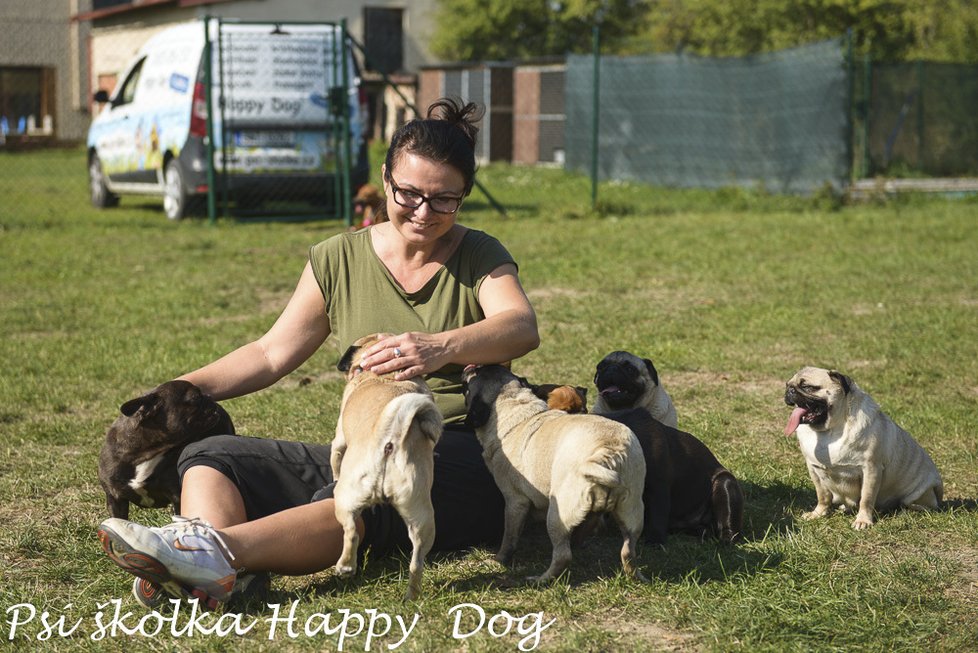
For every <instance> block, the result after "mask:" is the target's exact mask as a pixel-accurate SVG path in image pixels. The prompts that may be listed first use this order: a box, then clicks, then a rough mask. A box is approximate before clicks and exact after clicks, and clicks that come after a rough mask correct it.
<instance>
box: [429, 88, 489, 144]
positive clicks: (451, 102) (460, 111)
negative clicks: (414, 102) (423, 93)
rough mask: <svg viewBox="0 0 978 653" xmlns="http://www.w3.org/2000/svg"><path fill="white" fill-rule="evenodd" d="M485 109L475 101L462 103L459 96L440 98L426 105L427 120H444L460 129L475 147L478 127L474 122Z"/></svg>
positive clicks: (478, 119) (480, 116)
mask: <svg viewBox="0 0 978 653" xmlns="http://www.w3.org/2000/svg"><path fill="white" fill-rule="evenodd" d="M483 115H485V110H484V109H483V108H482V107H480V106H479V105H478V104H476V103H475V102H468V103H463V102H462V100H461V99H460V98H442V99H440V100H438V101H437V102H434V103H433V104H432V105H431V106H429V107H428V116H427V117H428V119H429V120H444V121H445V122H448V123H451V124H453V125H455V126H456V127H458V128H459V129H461V130H462V132H463V133H464V134H465V136H466V138H468V139H469V141H470V142H471V143H472V147H475V139H476V135H477V134H478V133H479V128H478V127H476V126H475V125H476V123H477V122H479V121H481V120H482V117H483Z"/></svg>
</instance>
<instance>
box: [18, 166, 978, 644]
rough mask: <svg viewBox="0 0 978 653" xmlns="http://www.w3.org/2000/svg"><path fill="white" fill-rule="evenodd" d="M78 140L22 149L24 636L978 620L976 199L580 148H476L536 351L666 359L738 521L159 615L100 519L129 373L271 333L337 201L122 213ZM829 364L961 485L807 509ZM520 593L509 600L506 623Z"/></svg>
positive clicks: (399, 635)
mask: <svg viewBox="0 0 978 653" xmlns="http://www.w3.org/2000/svg"><path fill="white" fill-rule="evenodd" d="M84 170H85V167H84V163H83V161H82V155H81V154H80V153H79V152H76V151H60V152H45V153H34V154H30V155H17V156H11V155H4V154H0V197H3V198H5V199H4V203H3V206H2V207H0V306H2V309H0V330H2V333H3V338H2V341H0V342H2V344H0V363H2V372H0V448H2V454H3V455H2V456H0V522H2V524H3V527H2V529H0V642H5V643H11V644H12V646H13V650H36V649H38V648H41V649H43V650H57V651H61V650H64V651H67V650H72V651H74V650H78V651H105V650H109V651H131V650H134V649H135V650H159V651H169V650H186V651H190V650H193V651H221V650H229V649H232V648H233V649H235V650H238V649H241V650H256V651H257V650H295V651H319V650H331V649H335V648H338V647H340V646H341V645H342V649H343V650H345V651H357V650H372V651H377V650H401V651H439V650H468V651H518V650H541V651H577V652H579V651H595V652H598V651H647V650H722V651H728V650H744V651H810V650H817V651H836V650H838V651H892V650H906V651H919V650H930V651H966V650H976V649H978V508H976V501H975V499H976V496H978V444H976V438H975V434H976V430H978V418H976V414H978V411H976V407H978V255H976V251H978V219H976V215H978V202H976V201H975V200H974V199H973V198H971V199H968V198H963V199H957V200H940V199H924V198H904V199H901V200H899V201H895V202H890V203H889V204H886V205H883V204H868V205H860V206H840V205H838V204H837V203H835V202H833V201H832V200H831V199H830V198H815V199H797V198H794V199H793V198H774V197H767V196H765V195H763V194H761V193H754V192H749V191H742V190H728V191H719V192H715V193H707V192H699V191H662V190H657V189H650V188H646V187H642V186H639V185H631V184H606V185H602V187H601V191H600V202H599V206H598V208H597V210H596V211H592V210H591V208H590V202H589V186H588V182H587V180H586V179H583V178H581V177H576V176H569V175H567V174H566V173H564V172H562V171H560V170H554V169H531V168H521V167H513V166H505V165H492V166H487V167H486V168H484V169H483V170H482V171H481V172H480V179H481V180H482V181H483V183H484V184H485V185H486V187H487V188H488V189H489V190H490V191H491V192H492V193H493V195H494V196H495V197H496V198H497V199H498V200H499V201H500V202H502V203H503V204H504V205H505V206H506V207H507V209H508V213H509V215H508V217H506V218H502V217H499V216H497V215H495V214H494V212H493V211H492V210H491V209H490V208H489V205H488V203H487V202H486V201H485V198H484V197H483V196H481V195H480V193H479V192H478V191H476V192H475V193H474V194H473V196H472V197H471V198H470V200H469V202H467V204H466V206H465V207H464V209H463V215H462V221H463V222H464V223H466V224H468V225H469V226H472V227H474V228H477V229H482V230H485V231H488V232H490V233H492V234H493V235H495V236H497V237H498V238H500V239H501V240H502V241H503V242H504V243H505V244H506V245H507V246H508V248H509V249H510V251H511V252H512V253H513V255H514V256H515V257H516V259H517V260H518V261H519V262H520V265H521V277H522V280H523V283H524V286H525V287H526V290H527V292H528V294H529V296H530V298H531V299H532V301H533V302H534V305H535V307H536V309H537V311H538V315H539V322H540V329H541V335H542V344H541V346H540V348H539V349H538V350H537V351H535V352H533V353H531V354H530V355H528V356H526V357H525V358H524V359H523V360H519V361H517V362H516V363H515V368H516V370H517V371H518V372H519V373H521V374H523V375H525V376H527V377H528V378H530V379H531V380H533V381H536V382H566V383H574V384H578V385H585V386H590V384H591V378H592V376H593V373H594V366H595V364H596V363H597V362H598V361H599V360H600V359H601V358H602V357H603V356H604V355H605V354H607V353H608V352H610V351H613V350H616V349H626V350H630V351H633V352H635V353H637V354H639V355H641V356H646V357H650V358H652V359H653V360H654V361H655V362H656V365H657V367H658V369H659V372H660V374H661V377H662V382H663V384H664V385H665V387H666V388H667V389H668V390H669V392H670V393H671V395H672V397H673V400H674V402H675V404H676V407H677V411H678V414H679V422H680V427H681V428H684V429H685V430H688V431H690V432H692V433H694V434H696V435H697V436H699V437H700V438H701V439H702V440H704V441H705V442H706V443H707V444H708V445H709V446H710V447H711V449H712V450H713V451H714V452H715V453H716V454H717V456H718V458H719V459H720V460H721V461H722V462H723V463H724V464H725V465H726V466H727V467H729V468H730V469H731V470H732V471H733V472H734V474H735V475H736V476H737V477H738V478H739V479H740V481H741V482H742V484H743V487H744V490H745V494H746V499H747V505H746V528H745V530H746V533H745V535H746V538H745V541H744V542H742V543H740V544H739V545H736V546H731V547H719V546H717V545H716V544H714V543H713V542H710V541H706V542H701V541H699V540H697V539H694V538H690V537H685V536H675V537H672V538H671V539H670V541H669V543H668V544H667V546H666V547H665V548H664V549H654V548H651V547H647V546H646V547H643V548H642V549H641V557H640V561H641V566H642V568H643V570H644V572H645V574H646V575H647V576H648V577H649V578H650V580H651V582H650V583H649V584H648V585H639V584H636V583H634V582H630V581H628V580H626V579H625V578H623V577H622V576H621V574H620V573H619V565H618V562H617V550H618V548H620V540H619V539H618V538H616V537H614V536H612V535H610V534H608V535H603V536H598V537H596V538H594V539H592V540H591V541H589V542H587V543H585V545H584V546H582V547H581V548H580V549H579V550H578V551H577V553H576V558H575V563H574V565H573V567H572V569H571V572H570V574H569V576H565V577H564V578H563V579H562V580H561V581H560V582H558V583H557V584H555V585H553V586H552V587H547V588H543V589H536V588H531V587H524V586H519V585H517V586H515V587H511V586H510V583H506V582H500V581H501V579H502V570H501V569H500V568H499V567H498V566H497V565H495V564H494V563H493V562H492V560H491V558H492V553H493V552H492V551H487V550H476V551H473V552H471V553H468V554H466V555H461V556H458V557H451V558H436V559H434V560H433V561H432V562H431V564H430V565H429V566H428V567H427V569H426V574H425V590H426V594H425V596H424V598H423V599H422V600H421V601H419V602H417V603H412V604H403V603H401V601H400V596H401V593H402V592H403V588H404V581H405V571H406V560H405V559H404V558H395V559H390V560H368V562H367V565H366V567H365V569H364V570H363V573H362V574H361V575H360V576H358V577H357V578H356V579H355V580H352V581H346V582H343V581H340V580H338V579H336V578H334V577H333V575H332V573H331V572H330V571H325V572H322V573H320V574H316V575H313V576H307V577H297V578H277V579H275V581H274V582H273V586H272V589H273V592H272V596H271V597H270V598H269V600H268V603H271V604H278V605H279V608H273V607H269V606H267V605H265V604H258V605H254V604H253V605H246V606H243V607H241V608H235V609H234V610H229V611H228V612H226V613H225V614H224V615H223V617H220V619H219V618H218V616H217V615H210V616H208V617H207V618H206V619H202V620H200V621H198V622H195V623H197V625H198V626H201V627H202V628H211V629H212V630H213V632H210V633H209V634H206V633H205V632H203V631H202V630H188V629H187V624H188V622H189V614H188V613H189V607H188V606H183V611H182V612H180V613H179V614H178V615H177V617H173V614H172V611H164V613H163V615H162V616H164V617H167V618H171V617H172V623H171V621H163V620H161V619H159V618H156V617H153V618H149V619H147V620H144V621H143V622H142V631H141V632H136V633H135V634H132V635H126V634H125V632H124V630H123V627H128V628H130V629H131V628H135V627H137V626H138V625H139V624H140V621H139V620H140V618H142V617H144V616H145V615H144V613H143V612H141V611H140V609H139V608H138V606H137V605H136V604H135V602H134V601H133V600H132V599H131V597H130V596H129V585H130V579H129V577H128V576H127V575H126V574H125V573H124V572H122V571H121V570H119V569H117V568H116V567H115V566H114V565H112V564H111V563H110V562H109V561H108V560H107V559H106V558H105V556H104V555H103V554H102V552H101V549H100V547H99V544H98V541H97V539H96V537H95V526H96V525H97V524H98V522H99V521H101V520H102V519H103V518H104V517H105V516H106V514H105V507H104V498H103V495H102V493H101V491H100V488H99V486H98V483H97V480H96V458H97V452H98V449H99V447H100V445H101V440H102V437H103V435H104V433H105V429H106V427H107V426H108V425H109V424H110V423H111V422H112V420H113V419H114V418H115V415H116V414H117V411H118V406H119V405H120V404H121V403H122V402H123V401H125V400H126V399H129V398H131V397H134V396H136V395H138V394H141V393H143V392H144V391H146V390H148V389H150V388H152V387H153V386H155V385H156V384H157V383H159V382H161V381H164V380H166V379H169V378H172V377H174V376H176V375H177V374H179V373H181V372H184V371H187V370H189V369H192V368H194V367H197V366H199V365H201V364H203V363H205V362H208V361H210V360H212V359H213V358H215V357H217V356H218V355H220V354H223V353H225V352H227V351H229V350H231V349H232V348H234V347H236V346H238V345H240V344H242V343H244V342H246V341H247V340H248V339H250V338H253V337H256V336H258V335H259V334H261V333H262V332H263V330H264V329H266V328H267V327H268V326H269V325H270V324H271V323H272V321H273V320H274V319H275V318H276V316H277V314H278V311H279V310H280V309H281V307H282V306H283V305H284V303H285V301H286V300H287V299H288V297H289V295H290V293H291V290H292V288H293V286H294V284H295V281H296V280H297V278H298V274H299V272H300V270H301V268H302V266H303V264H304V260H305V257H306V254H307V248H308V247H309V246H310V245H311V244H313V243H315V242H318V241H319V240H321V239H323V238H326V237H328V236H330V235H332V234H335V233H337V232H338V231H340V230H341V229H342V227H341V225H340V224H339V223H338V222H336V221H326V220H324V221H307V222H301V223H282V222H279V223H269V222H257V221H254V222H237V223H236V222H233V221H230V220H224V221H219V222H218V223H217V224H216V225H215V226H209V225H208V224H206V222H205V221H202V220H189V221H184V222H181V223H169V222H167V220H166V219H165V218H164V216H163V214H162V211H161V209H160V207H159V205H158V203H152V202H148V201H147V202H144V201H141V200H138V199H128V198H126V199H123V201H122V205H121V206H120V207H119V208H117V209H114V210H111V211H105V212H99V211H96V210H94V209H92V208H90V207H89V205H88V202H87V190H86V179H85V172H84ZM337 357H338V352H337V351H336V350H335V348H333V347H331V346H329V344H327V346H326V347H324V348H323V349H322V350H321V351H320V352H319V353H317V354H316V355H315V356H314V357H313V358H312V359H311V360H309V361H308V362H307V363H306V364H305V365H304V366H303V367H302V368H300V369H299V370H298V371H297V372H295V373H294V374H292V375H291V376H289V377H287V378H286V379H284V380H283V381H282V382H281V383H279V384H278V385H277V386H275V387H273V388H270V389H268V390H266V391H263V392H261V393H257V394H255V395H251V396H248V397H243V398H239V399H235V400H232V401H228V402H225V407H226V408H227V409H228V410H229V411H230V413H231V414H232V416H233V417H234V421H235V424H236V425H237V427H238V430H239V432H242V433H247V434H250V435H261V436H269V437H279V438H293V439H303V440H308V441H313V442H326V441H328V440H329V439H330V438H331V437H332V432H333V428H334V425H335V419H336V414H337V407H338V403H339V397H340V392H341V389H342V386H343V381H342V378H341V376H340V375H339V373H338V372H336V371H335V369H334V365H335V362H336V360H337ZM806 364H814V365H819V366H823V367H834V368H836V369H839V370H840V371H843V372H845V373H847V374H849V375H851V376H852V377H853V378H854V379H855V380H856V381H857V382H858V383H859V384H860V386H861V387H862V388H863V389H865V390H866V391H868V392H869V393H870V394H872V395H873V396H874V397H875V399H876V400H877V401H878V402H879V403H880V404H881V406H882V407H883V409H884V410H885V411H887V412H888V413H889V414H890V415H891V416H892V417H893V418H894V419H895V420H896V421H897V422H898V423H899V424H901V425H902V426H904V427H905V428H906V429H907V430H908V431H909V432H910V433H912V434H913V435H914V436H915V437H916V438H917V440H918V441H919V442H920V443H921V444H922V445H923V446H924V447H925V448H926V449H927V450H928V451H929V453H930V454H931V456H932V457H933V459H934V461H935V462H936V463H937V466H938V468H939V469H940V470H941V472H942V474H943V477H944V481H945V484H946V499H948V501H947V506H946V508H945V509H944V510H942V511H940V512H937V513H932V514H920V513H906V512H900V513H896V514H893V515H887V516H884V517H883V518H881V519H880V520H879V522H878V523H877V525H876V526H875V527H874V528H872V529H870V530H868V531H863V532H856V531H854V530H852V529H851V528H850V526H849V524H850V522H851V517H848V516H833V517H831V518H829V519H825V520H821V521H818V522H814V523H813V522H807V521H801V520H800V515H801V513H802V512H803V511H805V510H809V509H811V507H812V506H813V505H814V502H815V493H814V490H813V488H812V485H811V482H810V481H809V479H808V477H807V474H806V472H805V467H804V463H803V461H802V457H801V454H800V453H799V451H798V449H797V446H796V444H795V442H794V440H793V439H789V438H786V437H784V435H782V429H783V427H784V424H785V422H786V420H787V418H788V414H789V412H790V411H789V410H788V408H787V407H786V406H785V405H784V403H783V401H782V395H783V391H784V382H785V380H787V379H788V378H789V377H790V376H791V375H792V374H793V373H794V372H795V371H796V370H797V369H798V368H800V367H801V366H803V365H806ZM592 398H593V390H592ZM478 509H479V507H478V506H473V510H478ZM133 519H135V520H137V521H141V522H147V523H163V522H165V521H167V519H168V516H167V514H166V513H165V512H164V511H159V510H157V511H154V510H138V509H137V510H136V511H135V513H134V516H133ZM549 554H550V546H549V542H548V541H547V539H546V537H545V535H544V534H543V532H542V530H541V529H539V528H538V527H534V528H531V529H530V530H529V532H528V533H527V534H526V536H525V538H524V540H523V544H522V546H521V548H520V551H519V552H518V560H517V565H516V569H515V575H516V576H518V577H522V576H524V575H528V574H530V573H539V572H540V571H541V570H542V569H543V568H544V566H545V565H546V563H547V561H548V560H549ZM467 604H471V605H467ZM456 606H464V607H458V608H456ZM473 606H479V609H481V610H483V611H484V613H485V621H486V623H485V624H484V625H483V627H482V628H481V629H480V630H478V631H477V632H475V633H474V634H473V635H472V636H470V637H467V638H464V639H463V638H462V637H461V636H462V635H464V634H467V633H468V632H470V631H473V630H475V628H476V626H478V624H479V619H478V616H479V609H477V608H476V607H473ZM292 608H294V613H293V614H294V617H295V622H294V623H293V624H292V632H289V630H288V625H289V624H287V623H286V622H285V616H286V615H287V614H288V612H289V610H290V609H292ZM453 608H454V609H455V610H454V611H453ZM117 610H118V613H117ZM504 611H505V612H506V613H508V614H509V615H511V616H512V617H513V618H512V620H506V619H505V618H503V617H496V618H495V619H493V620H492V621H491V622H490V618H492V617H493V615H499V614H502V613H503V612H504ZM44 612H47V614H46V615H44V614H42V613H44ZM126 613H131V614H130V615H129V616H128V617H126V616H125V615H126ZM382 614H383V615H390V617H391V618H394V617H396V616H400V617H402V618H403V619H404V620H406V622H407V623H408V624H409V625H410V624H411V623H412V620H413V619H414V618H415V616H416V615H417V621H416V626H415V627H414V628H413V630H411V632H410V635H408V636H406V637H405V636H404V635H403V632H402V631H401V626H400V624H399V622H397V621H396V620H395V621H393V622H391V624H392V625H391V626H390V631H389V632H388V633H387V634H386V635H381V636H378V637H376V638H374V639H372V640H370V639H368V637H367V626H364V630H362V631H361V632H359V633H358V634H354V631H356V627H357V625H358V623H359V622H357V618H358V617H359V618H363V619H365V620H366V621H367V622H369V621H370V618H371V616H373V617H374V623H373V626H374V627H375V630H374V632H379V631H380V630H383V626H384V624H385V623H387V622H384V621H383V619H382V617H380V615H382ZM326 615H329V618H330V621H329V622H328V623H327V622H326ZM456 616H459V617H462V619H461V624H460V626H459V630H458V632H455V629H454V628H453V627H454V625H455V617H456ZM30 617H32V618H30ZM116 617H118V618H116ZM276 617H277V618H278V619H277V620H276ZM344 618H346V621H343V619H344ZM120 623H121V625H120ZM249 624H250V625H251V629H250V630H249V632H247V633H246V634H243V635H238V634H235V633H234V631H233V628H234V627H235V626H237V627H239V628H240V629H245V628H246V627H247V626H248V625H249ZM548 624H549V625H548ZM361 625H362V624H361ZM157 628H158V629H160V631H161V632H159V633H156V634H153V632H154V630H155V629H157ZM304 628H308V629H309V630H308V631H306V630H304ZM337 628H340V629H342V628H346V631H345V633H346V634H347V635H349V636H343V638H342V639H341V633H340V632H333V633H332V634H329V632H328V631H330V630H335V629H337ZM181 629H183V630H181ZM378 629H379V630H378ZM504 631H508V632H505V634H502V633H503V632H504ZM68 633H70V635H69V634H68ZM496 635H499V636H498V637H497V636H496ZM537 637H539V639H537Z"/></svg>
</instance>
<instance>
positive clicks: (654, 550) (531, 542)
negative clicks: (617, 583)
mask: <svg viewBox="0 0 978 653" xmlns="http://www.w3.org/2000/svg"><path fill="white" fill-rule="evenodd" d="M740 483H741V486H742V488H743V490H744V500H745V507H744V529H743V531H744V532H743V537H742V538H741V540H739V541H738V542H736V543H734V544H723V543H720V542H718V541H717V540H715V539H713V538H712V537H709V536H706V537H699V536H694V535H686V534H681V533H673V534H670V536H669V539H668V541H667V542H666V544H665V546H657V545H652V544H648V543H645V542H642V543H641V544H640V546H639V567H640V569H641V570H642V572H643V573H644V574H645V575H646V576H647V577H650V578H653V579H656V580H660V581H665V582H670V583H680V582H689V581H692V582H695V583H697V584H706V583H710V582H722V581H729V580H730V578H731V577H735V576H744V575H746V576H752V575H754V574H758V573H761V572H763V571H765V570H769V569H772V568H776V567H777V566H779V565H780V564H781V563H782V561H783V556H782V555H781V554H780V553H777V552H770V551H767V552H765V551H762V550H759V549H758V547H755V546H752V545H754V544H758V543H763V542H764V541H766V540H769V539H780V538H782V537H784V536H785V535H787V534H789V533H790V532H792V531H794V530H795V521H796V520H795V518H794V517H793V516H792V512H796V511H794V510H793V507H794V506H796V505H801V506H808V505H815V492H814V490H813V489H807V488H806V489H805V490H801V491H800V490H799V488H798V487H797V486H793V485H789V484H786V483H783V482H780V481H776V482H773V483H770V484H768V485H759V484H757V483H752V482H749V481H740ZM945 505H946V506H947V509H961V510H969V511H975V510H978V503H976V502H975V501H974V500H954V501H949V502H946V503H945ZM621 548H622V538H621V535H620V534H619V533H618V531H617V528H615V527H614V526H613V525H611V526H608V525H606V526H605V527H603V528H602V529H601V530H600V531H599V532H598V533H597V534H595V535H593V536H591V537H590V538H588V539H587V540H585V541H584V542H582V543H580V544H579V545H577V546H575V547H574V551H573V554H574V560H573V562H572V563H571V567H570V569H569V572H568V573H569V575H568V576H567V579H568V582H569V584H570V585H571V586H572V587H573V586H580V585H585V584H589V583H594V582H597V581H605V580H608V579H610V578H614V577H615V576H617V575H619V574H620V573H621V558H620V553H621ZM481 550H484V551H486V552H487V553H489V554H492V553H495V550H496V549H495V547H488V548H485V549H481ZM551 552H552V547H551V544H550V538H549V537H548V535H547V533H546V528H545V526H544V524H543V523H542V522H534V523H530V524H528V525H527V526H526V529H525V530H524V533H523V535H522V537H521V538H520V543H519V546H518V548H517V552H516V556H515V560H514V563H513V565H512V566H511V567H510V568H508V569H506V568H503V567H502V566H501V565H499V564H497V563H495V562H493V561H492V559H491V555H488V556H485V557H484V559H481V560H480V559H474V558H475V557H478V556H479V554H478V553H476V554H473V553H471V552H459V553H438V554H432V555H429V556H428V559H427V561H426V562H427V565H429V567H428V570H429V571H426V574H425V581H424V582H425V585H426V588H425V592H426V593H427V592H442V591H454V592H472V591H486V590H495V591H509V590H517V589H526V588H531V587H534V586H533V585H532V584H530V583H528V582H527V581H526V577H528V576H536V575H539V574H541V573H543V571H544V570H545V569H546V568H547V566H548V565H549V564H550V556H551ZM408 560H409V554H407V553H397V554H394V555H391V556H387V557H384V558H379V559H373V560H370V559H368V560H367V562H366V564H365V565H362V566H361V568H360V569H359V570H358V571H357V575H356V576H354V577H353V578H349V579H343V578H339V577H337V576H334V575H329V576H327V577H325V578H322V579H321V580H317V581H315V582H314V583H312V584H310V585H309V586H308V587H307V588H306V589H305V590H304V591H303V593H305V592H307V591H308V592H311V593H312V594H313V595H315V596H319V597H329V596H332V597H340V596H343V595H344V594H346V593H349V592H355V591H358V590H359V589H362V588H364V587H366V586H369V585H375V584H377V583H388V582H389V583H391V584H392V585H391V587H392V588H393V589H395V590H396V592H397V593H400V592H402V591H403V589H405V588H406V583H407V567H408ZM434 565H455V566H456V567H457V569H454V570H450V571H448V570H445V569H444V568H443V569H441V570H440V576H442V577H444V576H446V575H447V576H449V577H450V579H449V580H448V581H447V582H445V581H444V580H442V581H440V582H439V581H437V580H435V579H434V578H433V577H432V576H433V571H432V570H431V566H434ZM435 583H437V585H435ZM402 586H403V587H402ZM297 597H298V594H296V593H295V592H288V591H280V590H273V591H271V592H270V594H269V596H268V597H266V598H265V599H264V600H263V601H261V602H253V601H249V602H248V603H246V604H245V605H244V607H245V608H250V609H251V610H254V611H257V612H263V611H267V608H266V606H265V603H283V604H285V603H288V602H290V601H292V600H295V599H296V598H297Z"/></svg>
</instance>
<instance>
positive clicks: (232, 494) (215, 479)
mask: <svg viewBox="0 0 978 653" xmlns="http://www.w3.org/2000/svg"><path fill="white" fill-rule="evenodd" d="M180 512H181V513H182V514H183V516H184V517H199V518H201V519H203V520H204V521H206V522H207V523H209V524H210V525H211V526H213V527H214V528H225V527H227V526H233V525H234V524H240V523H241V522H244V521H247V520H248V514H247V512H246V511H245V507H244V501H243V500H242V498H241V492H239V491H238V486H237V485H235V484H234V482H232V481H231V479H229V478H228V477H227V476H225V475H224V474H223V473H221V472H219V471H217V470H216V469H214V468H213V467H208V466H207V465H195V466H193V467H191V468H190V469H188V470H187V471H186V472H184V474H183V485H182V487H181V489H180Z"/></svg>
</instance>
